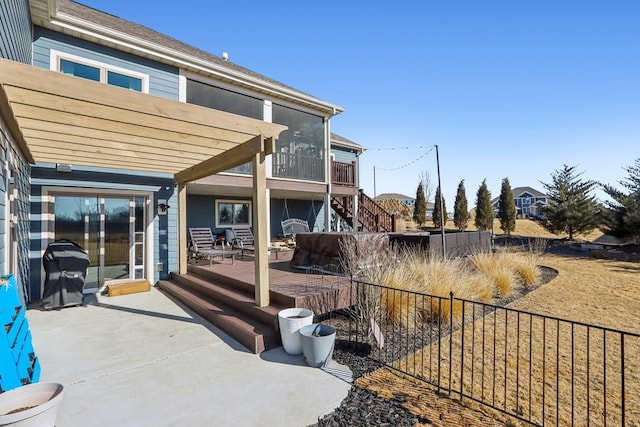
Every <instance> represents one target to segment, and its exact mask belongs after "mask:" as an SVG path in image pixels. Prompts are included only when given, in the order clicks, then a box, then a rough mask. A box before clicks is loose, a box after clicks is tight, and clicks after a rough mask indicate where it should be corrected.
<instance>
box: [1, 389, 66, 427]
mask: <svg viewBox="0 0 640 427" xmlns="http://www.w3.org/2000/svg"><path fill="white" fill-rule="evenodd" d="M63 397H64V387H63V386H62V384H57V383H33V384H27V385H25V386H22V387H18V388H14V389H12V390H9V391H6V392H4V393H2V394H0V426H13V427H49V426H51V427H53V426H55V425H56V416H57V415H58V404H59V403H60V401H61V400H62V398H63ZM24 408H28V409H24ZM20 409H23V410H20Z"/></svg>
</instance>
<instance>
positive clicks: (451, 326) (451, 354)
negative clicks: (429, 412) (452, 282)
mask: <svg viewBox="0 0 640 427" xmlns="http://www.w3.org/2000/svg"><path fill="white" fill-rule="evenodd" d="M452 365H453V291H450V292H449V396H451V374H452V368H453V367H452Z"/></svg>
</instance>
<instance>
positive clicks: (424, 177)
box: [418, 171, 433, 204]
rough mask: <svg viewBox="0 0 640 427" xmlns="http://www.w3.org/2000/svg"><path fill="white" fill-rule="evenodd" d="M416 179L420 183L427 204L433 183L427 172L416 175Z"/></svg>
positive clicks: (431, 193)
mask: <svg viewBox="0 0 640 427" xmlns="http://www.w3.org/2000/svg"><path fill="white" fill-rule="evenodd" d="M418 179H420V182H421V183H422V190H423V191H424V199H425V200H426V201H427V204H429V200H431V196H432V195H433V182H431V176H429V172H428V171H423V172H420V174H419V175H418Z"/></svg>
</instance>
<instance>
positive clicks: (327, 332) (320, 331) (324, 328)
mask: <svg viewBox="0 0 640 427" xmlns="http://www.w3.org/2000/svg"><path fill="white" fill-rule="evenodd" d="M300 337H301V338H302V352H303V353H304V359H305V361H306V362H307V365H309V366H312V367H314V368H320V367H324V366H327V365H328V364H329V363H330V362H331V357H332V356H333V347H334V345H335V342H336V328H334V327H333V326H329V325H323V324H320V323H314V324H311V325H308V326H304V327H302V328H300Z"/></svg>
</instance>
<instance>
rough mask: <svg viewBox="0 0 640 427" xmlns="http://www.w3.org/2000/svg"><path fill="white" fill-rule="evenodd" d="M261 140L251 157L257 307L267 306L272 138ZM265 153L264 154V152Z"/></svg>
mask: <svg viewBox="0 0 640 427" xmlns="http://www.w3.org/2000/svg"><path fill="white" fill-rule="evenodd" d="M261 138H262V143H263V147H262V149H261V150H259V152H258V153H255V154H254V155H253V234H254V244H255V284H256V290H255V297H256V305H257V306H258V307H266V306H268V305H269V253H268V246H269V245H268V243H269V242H268V240H269V236H268V235H267V230H268V228H267V215H266V211H267V200H266V198H267V168H266V164H265V163H266V157H267V156H266V152H270V151H272V150H269V149H268V148H267V149H266V150H265V146H268V145H269V144H273V138H267V139H265V138H263V137H261ZM265 151H266V152H265Z"/></svg>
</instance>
